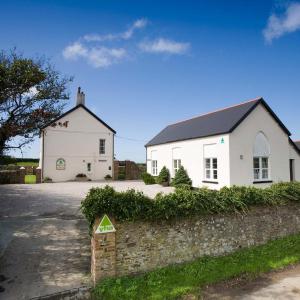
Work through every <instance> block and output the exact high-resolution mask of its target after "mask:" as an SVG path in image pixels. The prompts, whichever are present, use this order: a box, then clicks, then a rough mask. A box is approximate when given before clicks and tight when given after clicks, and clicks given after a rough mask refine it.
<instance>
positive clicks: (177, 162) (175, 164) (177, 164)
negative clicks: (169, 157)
mask: <svg viewBox="0 0 300 300" xmlns="http://www.w3.org/2000/svg"><path fill="white" fill-rule="evenodd" d="M180 167H181V159H173V170H174V175H175V174H176V173H177V171H178V170H179V168H180Z"/></svg>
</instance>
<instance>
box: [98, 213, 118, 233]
mask: <svg viewBox="0 0 300 300" xmlns="http://www.w3.org/2000/svg"><path fill="white" fill-rule="evenodd" d="M115 231H116V229H115V227H114V225H113V223H112V222H111V220H110V219H109V217H108V216H107V215H104V216H103V218H102V220H101V222H100V224H99V226H98V228H97V230H96V233H108V232H115Z"/></svg>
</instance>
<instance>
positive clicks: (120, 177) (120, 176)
mask: <svg viewBox="0 0 300 300" xmlns="http://www.w3.org/2000/svg"><path fill="white" fill-rule="evenodd" d="M125 178H126V176H125V174H123V173H121V174H119V175H118V180H125Z"/></svg>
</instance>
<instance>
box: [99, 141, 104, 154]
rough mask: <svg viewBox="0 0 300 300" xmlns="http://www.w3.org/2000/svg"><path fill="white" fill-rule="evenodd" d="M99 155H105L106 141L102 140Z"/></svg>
mask: <svg viewBox="0 0 300 300" xmlns="http://www.w3.org/2000/svg"><path fill="white" fill-rule="evenodd" d="M99 153H100V154H105V140H104V139H100V146H99Z"/></svg>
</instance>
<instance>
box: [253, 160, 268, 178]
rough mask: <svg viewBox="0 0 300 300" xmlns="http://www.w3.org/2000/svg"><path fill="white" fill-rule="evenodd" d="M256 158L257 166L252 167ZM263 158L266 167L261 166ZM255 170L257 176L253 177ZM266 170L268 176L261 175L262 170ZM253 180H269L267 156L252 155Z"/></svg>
mask: <svg viewBox="0 0 300 300" xmlns="http://www.w3.org/2000/svg"><path fill="white" fill-rule="evenodd" d="M255 159H258V168H255V167H254V160H255ZM263 159H267V168H266V167H263ZM255 170H258V172H257V174H258V178H255ZM265 170H267V172H268V177H263V173H264V172H263V171H265ZM253 180H254V182H256V181H270V180H271V168H270V158H269V156H254V157H253Z"/></svg>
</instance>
